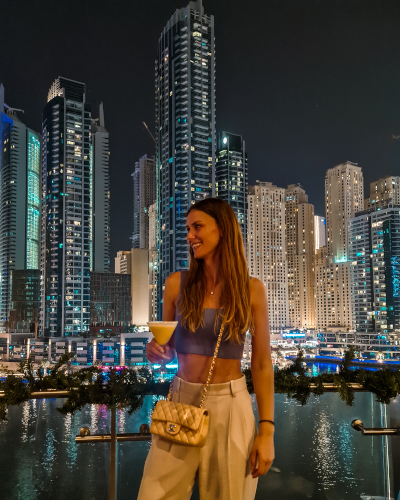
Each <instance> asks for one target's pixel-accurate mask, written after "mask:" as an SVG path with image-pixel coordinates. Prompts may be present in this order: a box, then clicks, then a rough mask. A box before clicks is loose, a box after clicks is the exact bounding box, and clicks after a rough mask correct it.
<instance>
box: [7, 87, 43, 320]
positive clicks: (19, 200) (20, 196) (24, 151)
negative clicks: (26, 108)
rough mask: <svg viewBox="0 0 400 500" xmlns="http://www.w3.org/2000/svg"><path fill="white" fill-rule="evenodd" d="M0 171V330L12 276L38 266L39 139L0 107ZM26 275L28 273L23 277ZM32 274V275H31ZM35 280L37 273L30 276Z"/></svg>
mask: <svg viewBox="0 0 400 500" xmlns="http://www.w3.org/2000/svg"><path fill="white" fill-rule="evenodd" d="M0 93H1V94H2V95H1V96H0V102H1V103H2V105H3V108H4V110H5V112H4V110H3V108H2V109H1V110H0V114H1V115H2V120H1V121H2V134H1V144H2V150H1V155H0V156H1V167H0V326H2V327H3V326H4V325H5V322H6V321H7V320H8V315H9V312H10V307H11V304H10V301H11V286H12V272H13V271H14V270H31V271H33V270H36V271H37V270H38V269H39V265H40V149H41V140H40V135H39V134H38V133H36V132H34V131H33V130H31V129H30V128H28V127H27V126H26V125H25V124H24V123H23V122H22V120H21V118H20V117H19V116H18V115H17V111H20V110H15V109H12V108H10V107H8V106H6V105H4V88H3V86H1V88H0ZM27 274H29V273H27ZM31 274H32V273H31ZM33 275H34V279H35V280H36V279H38V276H37V273H33Z"/></svg>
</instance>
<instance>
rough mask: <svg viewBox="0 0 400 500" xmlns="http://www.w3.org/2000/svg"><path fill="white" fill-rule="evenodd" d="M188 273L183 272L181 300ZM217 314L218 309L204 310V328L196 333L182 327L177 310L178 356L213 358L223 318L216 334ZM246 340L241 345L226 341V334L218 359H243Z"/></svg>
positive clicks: (176, 347)
mask: <svg viewBox="0 0 400 500" xmlns="http://www.w3.org/2000/svg"><path fill="white" fill-rule="evenodd" d="M187 272H188V271H181V286H180V291H179V298H180V296H181V293H182V288H183V283H184V282H185V278H186V273H187ZM178 303H179V299H178ZM222 310H223V309H221V311H222ZM216 314H217V309H211V308H206V309H203V317H204V328H202V327H201V326H200V327H199V328H198V329H197V330H196V331H195V332H190V331H189V330H186V328H185V327H184V326H183V325H182V321H181V315H180V314H179V313H178V308H177V310H176V313H175V320H176V321H178V325H177V327H176V329H175V349H176V352H177V353H178V354H201V355H203V356H210V357H213V356H214V351H215V345H216V343H217V338H218V333H219V330H220V328H221V324H222V318H221V317H220V318H218V321H217V325H216V328H215V332H214V321H215V315H216ZM224 337H225V339H224ZM244 338H245V336H244V335H243V344H240V345H239V344H236V343H233V342H231V341H229V340H226V335H225V333H224V334H223V335H222V340H221V344H220V346H219V350H218V358H223V359H242V357H243V347H244Z"/></svg>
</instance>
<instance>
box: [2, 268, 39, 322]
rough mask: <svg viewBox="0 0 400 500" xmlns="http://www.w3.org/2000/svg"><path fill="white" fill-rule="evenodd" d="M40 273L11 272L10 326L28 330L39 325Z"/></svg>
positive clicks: (35, 270) (34, 270)
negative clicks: (36, 324) (33, 325)
mask: <svg viewBox="0 0 400 500" xmlns="http://www.w3.org/2000/svg"><path fill="white" fill-rule="evenodd" d="M39 314H40V271H39V270H38V269H19V270H13V271H11V305H10V314H9V321H8V326H9V328H11V329H18V330H19V329H28V328H31V326H32V324H33V323H39Z"/></svg>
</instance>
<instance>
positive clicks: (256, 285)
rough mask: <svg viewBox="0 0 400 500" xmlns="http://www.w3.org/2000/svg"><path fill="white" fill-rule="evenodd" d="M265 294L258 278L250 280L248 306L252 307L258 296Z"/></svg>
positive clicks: (263, 286) (262, 284)
mask: <svg viewBox="0 0 400 500" xmlns="http://www.w3.org/2000/svg"><path fill="white" fill-rule="evenodd" d="M263 293H265V285H264V283H263V282H262V281H261V280H259V279H258V278H254V277H251V278H250V304H251V305H253V304H254V302H255V300H256V299H257V298H259V296H260V294H263Z"/></svg>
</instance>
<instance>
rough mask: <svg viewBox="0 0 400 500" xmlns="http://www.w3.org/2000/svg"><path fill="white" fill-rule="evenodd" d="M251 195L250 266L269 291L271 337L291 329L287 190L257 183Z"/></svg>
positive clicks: (248, 263) (249, 210)
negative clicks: (287, 257)
mask: <svg viewBox="0 0 400 500" xmlns="http://www.w3.org/2000/svg"><path fill="white" fill-rule="evenodd" d="M248 192H249V194H248V196H247V207H248V210H247V265H248V268H249V273H250V276H254V277H256V278H258V279H260V280H261V281H262V282H263V283H264V285H265V286H266V288H267V297H268V314H269V326H270V331H271V333H272V332H277V331H280V330H282V329H283V328H285V327H286V326H289V313H288V271H287V270H288V265H287V260H286V238H285V189H284V188H279V187H277V186H274V185H273V184H272V183H271V182H259V181H257V185H256V186H249V190H248Z"/></svg>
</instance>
